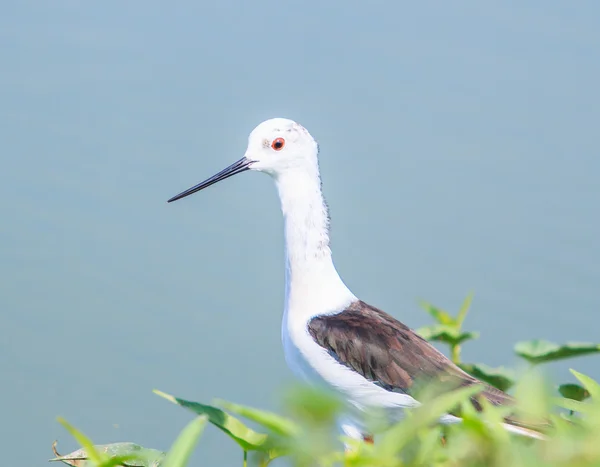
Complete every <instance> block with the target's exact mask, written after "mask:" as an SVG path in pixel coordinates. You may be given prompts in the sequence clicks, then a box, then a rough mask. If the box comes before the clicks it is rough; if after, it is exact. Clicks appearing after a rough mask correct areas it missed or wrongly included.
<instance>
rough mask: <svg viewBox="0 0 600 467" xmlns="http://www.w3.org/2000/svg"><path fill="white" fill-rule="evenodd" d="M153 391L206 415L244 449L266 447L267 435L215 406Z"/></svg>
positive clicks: (263, 448)
mask: <svg viewBox="0 0 600 467" xmlns="http://www.w3.org/2000/svg"><path fill="white" fill-rule="evenodd" d="M154 393H155V394H157V395H159V396H161V397H163V398H165V399H167V400H168V401H171V402H173V403H174V404H177V405H180V406H181V407H184V408H186V409H188V410H191V411H192V412H195V413H197V414H198V415H206V416H207V417H208V421H209V422H210V423H212V424H213V425H215V426H216V427H217V428H219V429H220V430H221V431H223V432H224V433H226V434H227V435H228V436H229V437H230V438H231V439H233V440H234V441H235V442H236V443H238V444H239V445H240V446H241V447H242V449H244V450H245V451H263V450H266V449H268V443H267V440H268V438H269V437H268V435H266V434H265V433H258V432H256V431H254V430H252V429H251V428H248V427H247V426H246V425H244V424H243V423H242V422H241V421H240V420H238V419H237V418H235V417H232V416H231V415H229V414H228V413H227V412H224V411H223V410H221V409H218V408H217V407H212V406H210V405H204V404H199V403H198V402H191V401H186V400H184V399H179V398H178V397H174V396H172V395H170V394H166V393H164V392H162V391H158V390H156V389H155V390H154Z"/></svg>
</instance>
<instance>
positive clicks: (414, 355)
mask: <svg viewBox="0 0 600 467" xmlns="http://www.w3.org/2000/svg"><path fill="white" fill-rule="evenodd" d="M318 155H319V146H318V144H317V142H316V141H315V140H314V138H313V137H312V136H311V135H310V133H309V132H308V131H307V130H306V129H305V128H304V127H303V126H302V125H300V124H298V123H296V122H294V121H292V120H288V119H284V118H274V119H270V120H267V121H265V122H263V123H261V124H260V125H258V126H257V127H256V128H255V129H254V130H253V131H252V133H250V136H249V138H248V147H247V149H246V153H245V155H244V157H242V158H241V159H240V160H239V161H237V162H235V163H234V164H232V165H230V166H229V167H227V168H226V169H224V170H222V171H221V172H219V173H217V174H216V175H214V176H212V177H210V178H209V179H207V180H205V181H203V182H201V183H199V184H198V185H196V186H194V187H192V188H190V189H188V190H186V191H184V192H182V193H180V194H179V195H177V196H174V197H173V198H171V199H170V200H169V202H172V201H176V200H178V199H181V198H184V197H185V196H188V195H191V194H192V193H195V192H197V191H200V190H202V189H204V188H206V187H208V186H210V185H213V184H215V183H217V182H219V181H221V180H224V179H226V178H228V177H231V176H232V175H235V174H238V173H241V172H244V171H246V170H256V171H258V172H265V173H267V174H268V175H270V176H271V177H272V178H273V180H274V181H275V184H276V186H277V190H278V192H279V198H280V200H281V209H282V211H283V216H284V219H285V224H284V225H285V228H284V231H285V306H284V312H283V322H282V328H281V331H282V340H283V348H284V352H285V358H286V362H287V364H288V365H289V366H290V368H291V370H292V371H293V372H294V373H295V374H296V375H297V376H299V377H300V378H302V379H304V380H306V381H308V382H311V383H317V384H325V385H326V386H328V387H330V388H332V389H334V390H335V391H337V392H338V393H339V394H341V396H342V398H343V399H344V400H345V401H346V402H347V403H348V407H350V408H351V410H349V411H348V412H347V413H346V415H344V416H343V417H342V418H340V420H339V424H340V428H341V429H342V431H343V432H344V433H345V434H346V435H347V436H350V437H353V438H361V437H362V438H363V439H365V440H369V441H372V433H369V432H368V431H367V427H366V424H365V418H364V415H365V414H366V413H367V412H369V411H370V410H371V409H379V410H381V409H383V411H384V412H385V413H386V414H387V416H388V417H389V419H390V420H398V419H400V418H401V416H402V411H403V409H406V408H410V407H415V406H418V405H419V402H418V401H417V400H415V398H414V397H413V395H414V392H415V391H414V389H415V387H414V383H415V381H431V382H444V383H446V384H449V385H450V386H452V387H453V388H457V387H464V386H469V385H472V384H483V383H481V382H480V381H478V380H477V379H475V378H473V377H472V376H470V375H469V374H467V373H465V372H464V371H462V370H461V369H460V368H458V367H457V366H456V365H454V364H453V363H452V362H451V361H450V360H449V359H448V358H446V357H445V356H444V355H443V354H442V353H441V352H439V351H438V350H436V349H435V348H434V347H433V346H432V345H430V344H429V343H428V342H427V341H425V340H424V339H422V338H421V337H420V336H418V335H417V334H416V333H415V332H413V331H412V330H411V329H409V328H408V327H407V326H405V325H404V324H402V323H401V322H399V321H398V320H396V319H395V318H393V317H392V316H390V315H388V314H386V313H385V312H383V311H381V310H379V309H377V308H375V307H373V306H371V305H368V304H367V303H365V302H363V301H361V300H359V299H358V298H357V297H356V296H355V295H354V294H353V293H352V292H351V291H350V290H349V289H348V287H347V286H346V285H345V284H344V282H343V280H342V279H341V278H340V276H339V274H338V272H337V270H336V268H335V266H334V263H333V260H332V256H331V248H330V245H329V214H328V208H327V204H326V203H325V200H324V199H323V194H322V192H321V177H320V173H319V161H318ZM483 386H484V389H483V392H482V393H481V395H482V396H483V397H485V398H486V399H487V400H488V401H490V402H491V403H492V404H494V405H504V404H512V403H513V402H514V401H513V400H512V398H511V397H510V396H509V395H507V394H505V393H504V392H502V391H500V390H498V389H496V388H493V387H491V386H487V385H485V384H483ZM473 404H474V405H475V406H476V407H477V405H478V403H477V402H476V400H473ZM459 421H460V419H459V418H457V417H455V416H453V415H450V414H447V415H445V416H443V417H442V418H441V419H440V422H441V423H455V422H459ZM504 426H505V428H506V429H507V430H509V431H512V432H515V433H519V434H522V435H526V436H531V437H535V438H542V435H541V433H539V432H538V431H537V430H538V429H539V428H538V427H537V426H531V425H527V424H524V423H521V422H519V421H518V420H517V419H515V418H512V417H508V418H507V419H506V420H505V423H504Z"/></svg>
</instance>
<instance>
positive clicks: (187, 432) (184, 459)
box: [163, 415, 208, 467]
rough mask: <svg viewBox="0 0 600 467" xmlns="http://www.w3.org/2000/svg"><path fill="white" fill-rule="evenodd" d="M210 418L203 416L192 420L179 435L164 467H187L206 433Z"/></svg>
mask: <svg viewBox="0 0 600 467" xmlns="http://www.w3.org/2000/svg"><path fill="white" fill-rule="evenodd" d="M207 420H208V417H207V416H206V415H201V416H200V417H197V418H195V419H194V420H192V421H191V422H190V423H188V425H187V426H186V427H185V428H184V429H183V430H182V432H181V433H180V434H179V436H178V437H177V439H176V440H175V442H174V443H173V445H172V446H171V449H169V452H168V453H167V457H166V459H165V462H164V464H163V466H164V467H185V466H186V465H187V463H188V461H189V459H190V456H191V455H192V452H193V451H194V448H195V447H196V444H197V443H198V439H199V438H200V435H201V434H202V432H203V431H204V427H205V426H206V421H207Z"/></svg>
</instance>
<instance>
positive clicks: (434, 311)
mask: <svg viewBox="0 0 600 467" xmlns="http://www.w3.org/2000/svg"><path fill="white" fill-rule="evenodd" d="M421 307H423V309H424V310H425V311H426V312H427V313H429V314H430V315H431V316H432V317H433V319H435V320H436V321H437V322H438V323H440V324H447V325H453V324H455V321H454V318H453V317H452V315H450V313H448V312H447V311H444V310H442V309H441V308H438V307H436V306H433V305H432V304H431V303H428V302H424V301H423V302H421Z"/></svg>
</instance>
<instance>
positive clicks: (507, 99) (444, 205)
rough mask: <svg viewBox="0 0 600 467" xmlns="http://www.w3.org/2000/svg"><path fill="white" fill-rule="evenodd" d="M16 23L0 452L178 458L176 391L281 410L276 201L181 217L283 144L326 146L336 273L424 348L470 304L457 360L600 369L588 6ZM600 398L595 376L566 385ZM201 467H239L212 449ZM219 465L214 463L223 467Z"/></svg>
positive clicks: (7, 97)
mask: <svg viewBox="0 0 600 467" xmlns="http://www.w3.org/2000/svg"><path fill="white" fill-rule="evenodd" d="M1 10H2V11H1V14H0V37H1V40H2V45H3V47H2V49H1V50H0V54H1V58H2V72H1V73H0V102H1V105H0V141H1V143H0V144H1V154H2V171H1V172H0V191H1V193H0V194H1V196H0V210H1V213H2V223H1V224H0V264H1V266H0V283H1V284H2V294H1V296H0V307H1V314H0V371H1V372H2V380H3V381H2V397H1V398H0V409H1V413H2V416H3V423H2V433H1V437H0V439H1V440H2V441H1V443H0V444H1V445H2V446H3V449H2V453H3V454H2V455H3V461H4V463H5V464H6V465H27V466H35V465H44V463H45V460H46V459H47V458H48V457H50V454H51V452H50V445H51V443H52V441H53V440H54V439H56V438H58V440H59V449H61V450H63V451H70V450H72V449H74V448H75V444H74V442H73V441H72V440H71V439H70V437H69V436H68V435H67V434H66V433H65V432H64V431H63V429H62V428H61V427H60V426H59V425H58V424H57V423H56V421H55V417H56V416H57V415H62V416H64V417H66V418H67V419H68V420H70V421H71V422H72V423H74V424H75V425H76V426H78V427H80V428H81V429H83V430H84V431H85V432H86V433H87V434H88V435H90V436H91V437H92V438H93V439H94V440H95V441H96V442H98V443H107V442H113V441H119V440H131V441H135V442H138V443H141V444H144V445H147V446H151V447H156V448H162V449H167V448H168V447H169V445H170V443H171V441H172V440H173V438H174V437H175V435H176V434H177V433H178V431H179V430H180V429H181V428H182V427H183V425H184V424H185V423H186V421H187V420H189V418H190V415H189V414H188V413H186V412H185V411H183V410H182V409H178V408H177V407H175V406H171V405H169V404H168V403H167V402H165V401H163V400H161V399H159V398H158V397H157V396H155V395H153V394H152V392H151V390H152V389H153V388H160V389H162V390H164V391H167V392H172V393H174V394H177V395H179V396H182V397H187V398H190V399H194V400H199V401H205V402H209V401H210V400H212V399H213V398H215V397H220V398H224V399H230V400H234V401H237V402H240V403H247V404H253V405H255V406H259V407H265V408H275V407H277V406H278V395H279V391H280V390H281V388H282V387H285V386H286V385H287V384H288V383H289V382H290V381H291V375H290V373H289V371H288V370H287V368H286V366H285V363H284V360H283V355H282V351H281V343H280V337H279V332H280V318H281V310H282V300H283V244H282V232H281V230H282V221H281V215H280V212H279V205H278V200H277V197H276V193H275V190H274V188H273V186H272V183H271V181H270V180H269V179H268V177H266V176H264V175H259V174H244V175H240V176H238V177H236V178H234V179H231V180H228V181H226V182H223V183H222V184H220V185H218V186H215V187H213V188H211V189H209V190H207V191H205V192H203V193H202V194H199V195H195V196H194V197H192V198H189V199H186V200H185V201H180V202H178V203H175V204H173V205H167V204H166V200H167V198H169V197H170V196H172V195H174V194H176V193H178V192H180V191H181V190H183V189H185V188H188V187H189V186H191V185H192V184H193V183H196V182H198V181H200V180H201V179H203V178H205V177H207V176H210V175H212V174H213V173H214V172H216V171H217V170H220V169H221V168H223V167H224V166H225V165H228V164H229V163H231V162H233V161H234V160H237V159H238V158H239V157H241V155H242V154H243V151H244V149H245V146H246V138H247V135H248V133H249V132H250V131H251V130H252V128H253V127H254V126H255V125H256V124H257V123H259V122H260V121H262V120H264V119H266V118H270V117H273V116H285V117H289V118H293V119H295V120H298V121H300V122H301V123H302V124H303V125H304V126H306V127H307V128H308V129H309V130H310V131H311V133H312V134H313V135H314V136H315V137H316V138H317V139H318V140H319V142H320V146H321V168H322V172H323V179H324V188H325V194H326V197H327V199H328V202H329V204H330V208H331V214H332V222H333V232H332V239H333V240H332V241H333V243H332V245H333V249H334V255H335V259H336V264H337V266H338V269H339V270H340V272H341V274H342V275H343V277H344V279H345V280H346V282H347V283H348V285H349V286H350V287H351V288H352V289H353V291H354V292H355V293H356V294H357V295H359V296H360V297H361V298H363V299H364V300H366V301H369V302H371V303H372V304H374V305H376V306H379V307H382V308H384V309H386V310H387V311H389V312H391V313H392V314H394V315H395V316H396V317H398V318H400V319H402V320H403V321H405V322H407V323H408V324H409V325H411V326H413V327H416V326H419V325H422V324H425V323H427V322H428V318H427V316H425V315H424V314H423V313H422V312H421V311H420V310H419V308H418V306H417V303H418V300H419V299H427V300H430V301H432V302H434V303H437V304H439V305H441V306H445V307H448V308H449V309H451V310H455V309H456V308H457V307H458V306H459V304H460V302H461V301H462V299H463V297H464V296H465V295H466V294H467V292H468V291H470V290H474V291H475V294H476V295H475V301H474V305H473V313H472V315H471V316H470V317H469V319H468V322H467V324H468V326H469V327H471V328H474V329H477V330H480V331H481V333H482V339H481V340H479V341H477V342H474V343H472V344H469V345H468V346H467V347H466V348H465V358H466V359H469V360H476V361H484V362H486V363H488V364H491V365H499V364H512V363H514V362H515V360H514V358H513V355H512V350H511V349H512V346H513V344H514V343H515V342H517V341H518V340H522V339H528V338H533V337H540V338H547V339H550V340H555V341H559V342H562V341H566V340H584V341H600V332H599V326H600V315H599V313H600V292H599V290H598V285H599V284H600V266H599V264H600V240H599V239H600V215H599V214H598V205H599V203H600V187H599V183H598V181H599V180H600V157H599V151H598V134H599V133H598V122H599V121H600V94H599V93H598V83H599V82H600V57H599V52H598V50H599V47H600V32H599V31H598V28H597V24H598V21H600V18H599V16H600V4H598V3H596V2H592V1H588V2H579V3H578V4H577V8H574V7H573V6H572V5H569V4H567V3H564V2H558V1H555V2H553V1H543V2H542V1H541V0H540V1H533V2H529V3H528V5H527V6H523V5H522V4H521V3H520V2H504V4H503V5H502V6H500V5H496V6H490V5H485V6H484V5H478V4H475V2H462V1H456V2H452V4H447V5H446V4H441V3H437V4H436V5H435V7H434V8H433V7H432V8H430V7H428V6H427V5H425V4H423V5H421V6H416V5H409V4H402V5H400V4H398V3H397V2H378V1H374V2H366V3H365V2H354V1H350V2H348V1H345V2H341V1H330V2H318V1H315V0H309V1H305V2H294V3H286V2H283V3H282V2H278V1H274V0H257V1H255V2H241V1H238V2H233V1H226V0H222V1H219V2H192V1H185V2H179V3H178V4H177V6H176V7H175V6H171V7H168V6H166V4H165V3H164V2H157V1H145V2H139V1H138V2H133V1H132V2H117V1H105V2H94V3H93V4H91V3H90V2H85V6H84V3H83V2H75V1H66V0H55V1H53V2H33V1H23V2H19V3H18V4H17V2H9V3H7V4H6V5H3V6H2V8H1ZM570 365H574V366H576V367H577V368H578V369H579V370H581V371H583V372H587V373H589V374H591V375H592V376H595V377H596V378H600V357H588V358H585V359H581V360H579V361H577V362H570V363H565V364H562V365H557V366H554V367H553V369H554V374H555V376H556V377H557V378H560V379H561V380H562V379H565V378H568V373H567V368H568V366H570ZM196 459H197V461H198V464H200V462H201V461H204V464H202V465H240V462H241V458H240V454H239V453H238V451H237V450H236V449H235V448H234V447H233V445H232V443H229V442H228V441H227V440H226V439H225V438H224V436H222V435H221V434H220V433H218V432H216V430H213V429H210V430H208V431H207V433H206V435H205V437H204V439H203V440H202V442H201V444H200V445H199V448H198V451H197V454H196ZM217 461H220V462H217Z"/></svg>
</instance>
